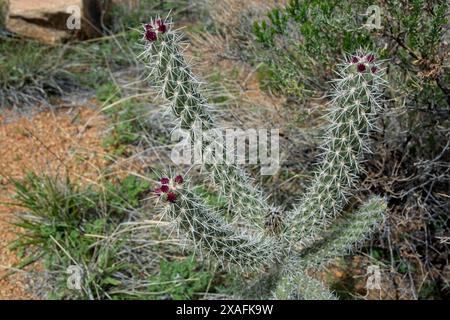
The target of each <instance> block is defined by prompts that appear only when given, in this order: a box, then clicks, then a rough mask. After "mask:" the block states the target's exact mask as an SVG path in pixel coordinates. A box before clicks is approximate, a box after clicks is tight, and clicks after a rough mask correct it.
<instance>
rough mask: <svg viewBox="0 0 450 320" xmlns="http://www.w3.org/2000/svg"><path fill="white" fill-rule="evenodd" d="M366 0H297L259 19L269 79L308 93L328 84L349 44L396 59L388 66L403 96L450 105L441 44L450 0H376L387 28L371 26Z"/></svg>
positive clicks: (417, 102) (416, 102)
mask: <svg viewBox="0 0 450 320" xmlns="http://www.w3.org/2000/svg"><path fill="white" fill-rule="evenodd" d="M372 4H373V2H372V1H367V0H357V1H349V0H344V1H341V0H330V1H328V0H327V1H324V0H290V1H289V3H288V4H287V6H286V7H285V8H277V9H274V10H272V11H270V12H269V13H268V14H267V19H266V20H264V21H261V22H255V24H254V34H255V36H256V38H257V39H258V41H259V42H260V43H261V44H262V46H263V49H262V50H261V53H262V55H263V56H264V57H265V59H264V60H265V61H266V63H267V64H268V65H269V67H270V70H271V72H270V75H271V76H270V78H269V85H270V86H271V87H273V88H275V89H277V90H279V91H281V92H284V93H287V94H292V95H297V96H303V95H304V94H305V93H311V92H312V93H315V92H317V91H323V90H324V88H326V82H327V81H329V80H331V79H332V78H333V72H332V70H333V69H334V66H335V65H336V63H338V61H339V57H340V56H341V55H342V53H344V52H353V51H354V50H355V49H357V48H359V47H365V48H368V49H370V50H375V51H377V52H378V54H379V55H380V56H381V57H382V58H386V59H389V60H390V61H391V62H392V63H391V64H390V66H389V69H388V71H387V74H388V77H389V83H390V86H391V87H392V90H391V93H390V95H391V98H394V96H393V95H394V94H395V101H396V104H397V105H398V106H399V105H403V104H404V102H407V104H408V105H410V106H413V107H416V108H422V107H423V106H424V105H426V106H430V108H431V109H442V108H444V109H447V110H448V109H449V108H450V106H449V105H450V98H448V96H449V92H450V81H449V80H450V79H449V76H448V70H449V69H448V68H449V64H448V60H447V62H446V58H445V56H446V54H447V53H446V50H445V47H444V46H443V44H442V37H443V33H444V31H445V28H444V27H445V25H446V24H447V18H446V16H445V14H446V12H447V11H448V8H449V5H448V3H445V2H444V1H440V0H432V1H424V0H408V1H399V0H389V1H383V2H380V3H377V5H378V6H379V7H380V9H381V12H382V13H381V18H382V20H381V26H382V29H380V30H378V29H374V30H369V29H367V28H365V27H364V24H365V23H366V21H367V16H364V14H365V13H366V10H367V8H369V6H371V5H372Z"/></svg>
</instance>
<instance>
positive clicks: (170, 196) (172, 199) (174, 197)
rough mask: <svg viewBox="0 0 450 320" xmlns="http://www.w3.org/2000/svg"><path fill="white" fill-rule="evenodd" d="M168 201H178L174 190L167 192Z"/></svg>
mask: <svg viewBox="0 0 450 320" xmlns="http://www.w3.org/2000/svg"><path fill="white" fill-rule="evenodd" d="M167 201H169V202H171V203H174V202H175V201H177V195H176V194H175V193H173V192H169V193H168V194H167Z"/></svg>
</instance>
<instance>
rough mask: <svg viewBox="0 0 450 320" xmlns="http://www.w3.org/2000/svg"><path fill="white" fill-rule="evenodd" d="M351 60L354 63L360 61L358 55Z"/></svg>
mask: <svg viewBox="0 0 450 320" xmlns="http://www.w3.org/2000/svg"><path fill="white" fill-rule="evenodd" d="M351 62H352V63H358V62H359V59H358V57H355V56H353V57H352V59H351Z"/></svg>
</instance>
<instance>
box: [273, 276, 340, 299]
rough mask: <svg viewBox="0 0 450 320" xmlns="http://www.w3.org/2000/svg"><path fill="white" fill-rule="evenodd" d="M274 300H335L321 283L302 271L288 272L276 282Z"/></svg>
mask: <svg viewBox="0 0 450 320" xmlns="http://www.w3.org/2000/svg"><path fill="white" fill-rule="evenodd" d="M274 299H276V300H337V297H336V296H335V295H334V294H333V293H331V292H330V291H329V290H328V289H327V288H326V287H325V286H324V285H323V283H322V282H320V281H318V280H316V279H314V278H312V277H310V276H309V275H307V274H306V273H305V272H304V271H301V270H297V271H295V272H292V273H291V272H290V273H289V274H287V275H286V276H284V277H283V278H281V280H280V281H279V282H278V286H277V288H276V289H275V292H274Z"/></svg>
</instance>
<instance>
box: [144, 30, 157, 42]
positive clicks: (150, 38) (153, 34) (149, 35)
mask: <svg viewBox="0 0 450 320" xmlns="http://www.w3.org/2000/svg"><path fill="white" fill-rule="evenodd" d="M145 39H147V40H148V41H150V42H154V41H156V40H157V36H156V32H155V31H152V30H147V31H146V32H145Z"/></svg>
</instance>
